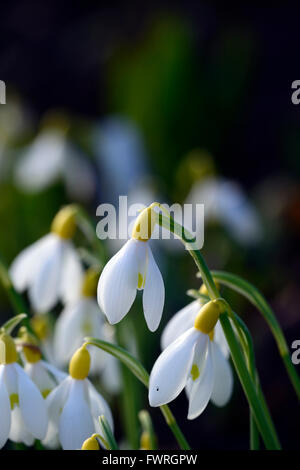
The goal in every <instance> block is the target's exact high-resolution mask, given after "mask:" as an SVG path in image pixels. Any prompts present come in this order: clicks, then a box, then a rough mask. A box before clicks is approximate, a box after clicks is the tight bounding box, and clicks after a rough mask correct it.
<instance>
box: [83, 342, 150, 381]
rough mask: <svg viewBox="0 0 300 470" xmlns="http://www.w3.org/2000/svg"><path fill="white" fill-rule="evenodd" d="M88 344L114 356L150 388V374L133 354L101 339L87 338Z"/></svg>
mask: <svg viewBox="0 0 300 470" xmlns="http://www.w3.org/2000/svg"><path fill="white" fill-rule="evenodd" d="M85 341H86V343H87V344H92V345H94V346H97V347H98V348H100V349H103V351H106V352H108V353H109V354H112V355H113V356H115V357H116V358H117V359H119V360H120V361H121V362H122V363H123V364H125V365H126V366H127V367H128V369H130V370H131V372H132V373H133V374H134V375H135V376H136V377H137V378H138V379H139V380H140V381H141V382H142V383H143V384H144V385H145V386H146V387H148V384H149V374H148V372H147V371H146V369H145V368H144V367H143V366H142V364H141V363H140V362H139V361H138V360H137V359H135V358H134V357H133V356H131V354H129V353H128V352H127V351H125V349H123V348H120V346H117V345H115V344H111V343H107V342H106V341H102V340H101V339H97V338H85Z"/></svg>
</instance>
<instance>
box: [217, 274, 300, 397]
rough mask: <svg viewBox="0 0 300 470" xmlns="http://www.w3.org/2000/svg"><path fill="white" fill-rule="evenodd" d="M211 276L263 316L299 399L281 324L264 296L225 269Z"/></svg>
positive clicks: (298, 383)
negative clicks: (237, 294) (246, 301)
mask: <svg viewBox="0 0 300 470" xmlns="http://www.w3.org/2000/svg"><path fill="white" fill-rule="evenodd" d="M212 276H213V278H214V279H215V280H216V281H218V282H219V283H220V284H223V285H225V286H227V287H229V288H230V289H232V290H234V291H236V292H238V293H239V294H241V295H242V296H243V297H245V298H246V299H248V300H249V301H250V302H251V303H252V305H254V306H255V307H256V308H257V309H258V311H259V312H260V313H261V314H262V316H263V318H264V319H265V321H266V322H267V324H268V325H269V328H270V330H271V332H272V334H273V336H274V339H275V341H276V343H277V347H278V350H279V353H280V355H281V357H282V360H283V362H284V365H285V368H286V371H287V373H288V375H289V378H290V381H291V383H292V385H293V387H294V390H295V392H296V394H297V396H298V398H299V399H300V378H299V376H298V374H297V371H296V369H295V367H294V365H293V363H292V361H291V358H290V351H289V347H288V345H287V342H286V340H285V337H284V334H283V332H282V329H281V326H280V324H279V322H278V320H277V318H276V317H275V314H274V312H273V310H272V309H271V307H270V305H269V304H268V302H267V301H266V299H265V298H264V296H263V295H262V294H261V293H260V291H259V290H258V289H257V288H256V287H255V286H253V285H252V284H250V282H248V281H246V280H245V279H242V278H241V277H239V276H237V275H235V274H232V273H227V272H225V271H212Z"/></svg>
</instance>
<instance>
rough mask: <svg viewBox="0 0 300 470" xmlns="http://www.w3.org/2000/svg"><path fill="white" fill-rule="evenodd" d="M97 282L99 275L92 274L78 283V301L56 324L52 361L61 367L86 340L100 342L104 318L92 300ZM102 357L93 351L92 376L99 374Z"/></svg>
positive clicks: (98, 351) (67, 307) (87, 273)
mask: <svg viewBox="0 0 300 470" xmlns="http://www.w3.org/2000/svg"><path fill="white" fill-rule="evenodd" d="M98 278H99V273H98V272H96V271H95V270H93V269H90V270H88V271H87V272H86V274H85V276H84V277H83V278H82V280H81V285H80V289H79V291H78V298H77V299H76V300H75V301H73V302H71V303H68V304H67V306H66V307H65V308H64V310H63V311H62V313H61V314H60V316H59V317H58V319H57V321H56V324H55V329H54V339H53V349H54V353H55V359H56V361H57V363H58V364H59V365H61V366H64V365H66V364H67V363H68V362H69V360H70V359H71V357H72V355H73V354H74V352H75V351H76V349H78V348H79V347H80V345H81V344H82V341H83V339H84V338H85V337H86V336H93V337H95V338H103V326H104V315H103V313H102V312H101V310H100V308H99V306H98V304H97V301H96V298H95V295H96V292H97V281H98ZM104 356H105V353H103V351H101V350H100V349H98V348H93V349H92V352H91V358H92V363H91V372H92V373H96V372H100V371H101V370H102V367H103V365H104V364H103V363H104Z"/></svg>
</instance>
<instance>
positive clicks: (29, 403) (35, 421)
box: [15, 364, 48, 439]
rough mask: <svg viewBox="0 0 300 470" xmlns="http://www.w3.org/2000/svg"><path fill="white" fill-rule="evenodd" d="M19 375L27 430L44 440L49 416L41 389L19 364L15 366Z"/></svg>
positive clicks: (22, 409)
mask: <svg viewBox="0 0 300 470" xmlns="http://www.w3.org/2000/svg"><path fill="white" fill-rule="evenodd" d="M15 368H16V372H17V375H18V394H19V403H20V410H21V413H22V418H23V420H24V423H25V426H26V428H27V430H28V431H29V432H30V433H31V434H33V436H34V437H36V438H37V439H44V437H45V435H46V432H47V426H48V414H47V409H46V404H45V400H44V399H43V397H42V395H41V393H40V391H39V389H38V388H37V386H36V385H35V384H34V383H33V382H32V380H31V379H30V378H29V377H28V375H27V374H26V372H24V370H23V369H22V367H21V366H19V364H15Z"/></svg>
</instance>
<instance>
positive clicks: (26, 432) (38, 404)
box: [0, 334, 48, 447]
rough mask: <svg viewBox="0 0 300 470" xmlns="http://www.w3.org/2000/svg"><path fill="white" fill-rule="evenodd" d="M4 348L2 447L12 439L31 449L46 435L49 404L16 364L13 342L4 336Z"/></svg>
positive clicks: (0, 379) (1, 368)
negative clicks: (35, 442) (30, 446)
mask: <svg viewBox="0 0 300 470" xmlns="http://www.w3.org/2000/svg"><path fill="white" fill-rule="evenodd" d="M0 347H1V351H0V352H1V357H0V447H3V446H4V445H5V443H6V441H7V439H8V438H9V439H11V440H12V441H14V442H23V443H24V444H26V445H28V446H29V445H32V444H33V442H34V440H35V439H44V437H45V435H46V431H47V426H48V415H47V408H46V404H45V400H44V399H43V397H42V395H41V393H40V391H39V389H38V388H37V386H36V385H35V384H34V382H33V381H32V380H31V379H30V377H29V376H28V375H27V374H26V372H25V371H24V370H23V369H22V367H21V366H20V365H19V364H18V363H17V362H16V361H17V358H18V357H17V352H16V348H15V344H14V342H13V340H12V338H11V337H10V336H8V335H6V334H2V335H1V338H0Z"/></svg>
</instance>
